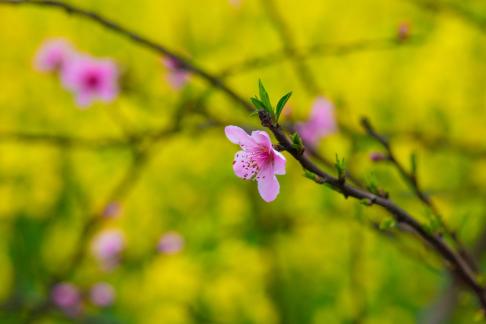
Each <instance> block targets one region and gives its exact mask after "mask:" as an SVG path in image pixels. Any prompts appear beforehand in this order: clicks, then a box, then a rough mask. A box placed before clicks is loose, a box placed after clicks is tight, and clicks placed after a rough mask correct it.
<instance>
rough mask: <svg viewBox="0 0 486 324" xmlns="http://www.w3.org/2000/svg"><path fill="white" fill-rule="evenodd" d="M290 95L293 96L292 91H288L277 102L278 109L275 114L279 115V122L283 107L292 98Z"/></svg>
mask: <svg viewBox="0 0 486 324" xmlns="http://www.w3.org/2000/svg"><path fill="white" fill-rule="evenodd" d="M290 96H292V92H289V93H287V94H286V95H285V96H283V97H282V98H280V100H279V101H278V103H277V109H276V112H275V115H276V117H277V122H278V120H279V118H280V114H281V113H282V111H283V109H284V107H285V104H286V103H287V101H288V100H289V99H290Z"/></svg>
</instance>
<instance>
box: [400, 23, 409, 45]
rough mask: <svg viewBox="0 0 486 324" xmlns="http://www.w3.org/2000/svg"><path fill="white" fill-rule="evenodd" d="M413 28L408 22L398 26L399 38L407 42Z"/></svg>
mask: <svg viewBox="0 0 486 324" xmlns="http://www.w3.org/2000/svg"><path fill="white" fill-rule="evenodd" d="M410 32H411V26H410V24H409V23H408V22H406V21H404V22H401V23H400V24H399V25H398V30H397V37H398V40H399V41H401V42H404V41H406V40H407V39H408V38H409V37H410Z"/></svg>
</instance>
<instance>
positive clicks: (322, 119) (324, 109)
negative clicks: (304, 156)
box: [310, 98, 336, 136]
mask: <svg viewBox="0 0 486 324" xmlns="http://www.w3.org/2000/svg"><path fill="white" fill-rule="evenodd" d="M310 121H311V122H312V123H314V125H316V126H317V128H318V130H319V133H320V135H321V136H325V135H327V134H330V133H332V132H334V131H335V130H336V120H335V118H334V106H333V105H332V103H331V102H330V101H328V100H326V99H324V98H318V99H317V100H316V101H315V102H314V106H313V109H312V113H311V118H310Z"/></svg>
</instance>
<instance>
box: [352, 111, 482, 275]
mask: <svg viewBox="0 0 486 324" xmlns="http://www.w3.org/2000/svg"><path fill="white" fill-rule="evenodd" d="M361 125H362V126H363V128H364V129H365V131H366V132H367V134H368V135H369V136H370V137H372V138H373V139H375V140H376V141H377V142H379V143H380V144H381V145H382V146H383V148H384V149H385V151H386V155H387V156H386V158H387V160H388V161H389V162H390V163H391V164H392V165H393V166H394V167H395V168H396V169H397V170H398V172H399V173H400V176H401V177H402V179H403V180H404V181H406V182H407V183H408V184H409V185H410V187H411V188H412V190H413V192H414V194H415V195H416V196H417V198H418V199H419V200H420V201H421V202H422V203H423V204H424V205H425V206H427V208H429V209H430V211H431V212H432V213H433V215H434V216H435V217H436V218H437V220H438V221H439V222H440V224H441V226H442V228H443V230H444V231H445V233H446V234H447V235H448V236H449V237H450V238H451V239H452V240H453V242H454V243H455V245H456V247H457V250H458V252H459V254H460V255H461V256H462V257H463V258H464V260H465V261H466V262H467V263H468V264H469V266H470V267H471V269H472V270H474V271H475V272H477V269H478V267H477V265H476V263H475V262H474V261H473V258H472V256H471V255H470V254H469V252H468V251H467V249H466V247H465V246H464V244H463V243H462V242H461V240H460V239H459V237H458V236H457V233H456V232H455V231H453V230H452V229H450V227H449V226H448V225H447V223H446V222H445V220H444V217H443V216H442V214H441V213H440V211H439V209H438V208H437V206H436V204H435V203H434V201H433V200H432V199H431V198H430V197H429V195H427V194H426V193H425V191H424V190H423V189H422V187H421V184H420V183H419V181H418V178H417V175H416V174H415V173H413V171H407V169H406V168H405V166H404V165H403V164H402V163H401V162H400V161H398V159H397V157H396V155H395V152H394V151H393V148H392V146H391V144H390V141H389V140H388V139H387V138H386V137H385V136H383V135H381V134H379V133H378V132H377V131H376V130H375V129H374V127H373V126H372V125H371V122H370V121H369V120H368V119H367V118H362V120H361Z"/></svg>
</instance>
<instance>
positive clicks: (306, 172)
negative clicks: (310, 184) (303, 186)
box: [304, 170, 317, 181]
mask: <svg viewBox="0 0 486 324" xmlns="http://www.w3.org/2000/svg"><path fill="white" fill-rule="evenodd" d="M304 177H306V178H307V179H311V180H313V181H315V180H316V179H317V175H316V174H315V173H314V172H311V171H309V170H304Z"/></svg>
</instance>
